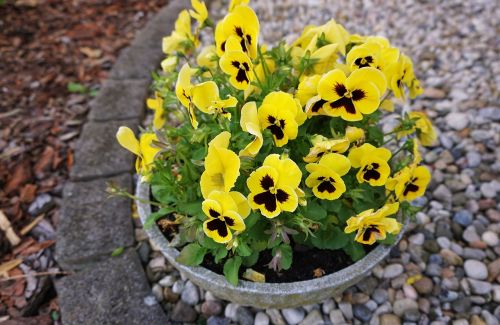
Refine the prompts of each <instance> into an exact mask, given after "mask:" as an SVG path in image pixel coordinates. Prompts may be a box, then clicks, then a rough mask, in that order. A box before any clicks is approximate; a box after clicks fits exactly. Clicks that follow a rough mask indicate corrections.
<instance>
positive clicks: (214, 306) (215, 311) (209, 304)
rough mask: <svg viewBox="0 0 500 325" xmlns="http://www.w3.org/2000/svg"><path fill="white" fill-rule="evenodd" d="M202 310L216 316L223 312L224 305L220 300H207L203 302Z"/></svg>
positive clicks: (206, 314) (204, 313) (206, 313)
mask: <svg viewBox="0 0 500 325" xmlns="http://www.w3.org/2000/svg"><path fill="white" fill-rule="evenodd" d="M201 312H202V313H203V315H205V316H214V315H219V314H220V313H222V305H221V303H220V302H219V301H214V300H207V301H205V302H203V304H201Z"/></svg>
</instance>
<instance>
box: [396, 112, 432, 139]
mask: <svg viewBox="0 0 500 325" xmlns="http://www.w3.org/2000/svg"><path fill="white" fill-rule="evenodd" d="M408 117H409V118H410V119H415V120H416V121H415V126H414V128H413V129H411V130H407V131H401V132H398V133H397V137H398V139H400V138H402V137H404V136H407V135H409V134H412V133H415V132H416V133H417V138H418V140H420V143H421V144H422V145H423V146H432V145H434V144H435V142H436V139H437V133H436V130H435V129H434V126H433V125H432V122H431V121H430V120H429V118H428V117H427V114H425V113H424V112H409V113H408Z"/></svg>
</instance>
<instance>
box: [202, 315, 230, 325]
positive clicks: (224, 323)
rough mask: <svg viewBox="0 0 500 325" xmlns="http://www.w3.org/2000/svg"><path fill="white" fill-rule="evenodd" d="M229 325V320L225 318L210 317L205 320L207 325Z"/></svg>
mask: <svg viewBox="0 0 500 325" xmlns="http://www.w3.org/2000/svg"><path fill="white" fill-rule="evenodd" d="M229 324H231V320H230V319H229V318H225V317H219V316H210V317H209V318H208V319H207V325H229Z"/></svg>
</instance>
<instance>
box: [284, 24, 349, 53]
mask: <svg viewBox="0 0 500 325" xmlns="http://www.w3.org/2000/svg"><path fill="white" fill-rule="evenodd" d="M320 36H321V37H323V38H324V40H325V41H326V42H327V43H328V44H337V50H338V52H339V53H341V54H342V55H345V48H346V45H347V44H348V42H349V33H348V32H347V31H346V30H345V28H344V27H343V26H342V25H340V24H337V23H336V22H335V20H333V19H331V20H330V21H328V22H327V23H325V24H324V25H321V26H314V25H309V26H306V27H305V28H304V30H303V32H302V34H301V35H300V37H299V38H298V39H297V40H295V41H294V42H293V43H292V46H298V47H301V48H302V49H304V50H309V51H311V52H313V51H315V50H316V49H317V41H318V37H320Z"/></svg>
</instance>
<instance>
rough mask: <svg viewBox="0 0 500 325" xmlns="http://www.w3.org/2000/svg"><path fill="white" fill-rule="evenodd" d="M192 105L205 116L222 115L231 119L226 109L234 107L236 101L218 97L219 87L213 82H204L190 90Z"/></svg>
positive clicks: (230, 97) (233, 98)
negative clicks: (205, 114)
mask: <svg viewBox="0 0 500 325" xmlns="http://www.w3.org/2000/svg"><path fill="white" fill-rule="evenodd" d="M191 95H192V98H193V104H194V105H195V106H196V107H197V108H198V109H199V110H200V111H202V112H204V113H207V114H217V115H222V116H224V117H225V118H227V119H229V120H230V119H231V113H229V112H228V111H227V110H226V108H229V107H235V106H236V104H238V100H237V99H236V98H235V97H233V96H229V97H228V98H227V99H221V98H220V97H219V87H217V84H216V83H215V82H213V81H206V82H203V83H201V84H198V85H196V86H194V87H193V88H192V89H191Z"/></svg>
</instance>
